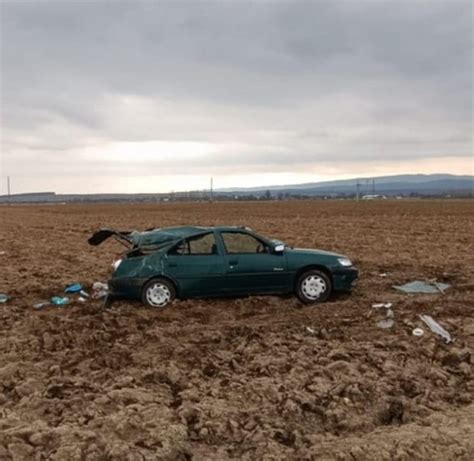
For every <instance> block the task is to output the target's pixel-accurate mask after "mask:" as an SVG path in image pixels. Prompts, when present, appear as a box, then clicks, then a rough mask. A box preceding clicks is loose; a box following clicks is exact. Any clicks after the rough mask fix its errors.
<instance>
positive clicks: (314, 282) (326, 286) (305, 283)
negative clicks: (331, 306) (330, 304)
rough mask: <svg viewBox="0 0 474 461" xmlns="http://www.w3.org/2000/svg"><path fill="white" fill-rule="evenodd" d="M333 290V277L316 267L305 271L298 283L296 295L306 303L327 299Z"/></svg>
mask: <svg viewBox="0 0 474 461" xmlns="http://www.w3.org/2000/svg"><path fill="white" fill-rule="evenodd" d="M331 290H332V284H331V279H330V278H329V277H328V276H327V275H326V274H325V273H324V272H322V271H320V270H316V269H314V270H310V271H308V272H305V273H304V274H303V275H301V277H300V278H299V279H298V282H297V283H296V295H297V296H298V298H299V299H300V300H301V301H302V302H304V303H305V304H311V303H319V302H323V301H326V299H328V298H329V295H330V294H331Z"/></svg>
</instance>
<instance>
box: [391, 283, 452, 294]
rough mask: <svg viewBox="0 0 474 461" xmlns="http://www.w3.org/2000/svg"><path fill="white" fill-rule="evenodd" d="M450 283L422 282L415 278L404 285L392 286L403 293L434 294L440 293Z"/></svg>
mask: <svg viewBox="0 0 474 461" xmlns="http://www.w3.org/2000/svg"><path fill="white" fill-rule="evenodd" d="M450 287H451V285H449V284H447V283H440V282H435V281H429V282H424V281H421V280H415V281H413V282H409V283H405V284H404V285H393V288H395V289H396V290H399V291H403V292H404V293H426V294H436V293H442V294H444V292H445V291H446V290H447V289H448V288H450Z"/></svg>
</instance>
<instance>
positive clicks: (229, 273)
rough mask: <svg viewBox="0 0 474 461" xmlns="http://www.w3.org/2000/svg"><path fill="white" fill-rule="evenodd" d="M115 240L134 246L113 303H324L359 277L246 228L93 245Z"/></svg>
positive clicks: (343, 264)
mask: <svg viewBox="0 0 474 461" xmlns="http://www.w3.org/2000/svg"><path fill="white" fill-rule="evenodd" d="M110 237H114V238H116V239H118V240H119V241H120V242H121V243H124V244H126V246H127V247H128V251H127V252H126V253H125V254H123V255H122V256H121V258H120V259H119V260H118V261H116V262H115V263H114V264H113V274H112V277H111V279H110V281H109V288H110V292H109V296H110V299H115V298H135V299H136V298H138V299H141V300H142V301H143V302H144V303H145V304H147V305H154V306H156V307H162V306H164V305H166V304H168V303H169V302H170V301H171V300H172V299H173V298H174V297H177V298H181V299H183V298H192V297H211V296H226V295H227V296H229V295H230V296H235V295H237V296H238V295H252V294H286V293H296V294H297V296H298V297H299V298H300V299H301V300H302V301H303V302H304V303H316V302H321V301H325V300H326V299H327V298H328V297H329V296H330V294H331V293H332V292H333V291H350V290H351V288H352V282H353V281H354V280H355V279H356V278H357V276H358V271H357V269H356V268H354V267H353V266H352V262H351V261H350V260H348V259H347V258H346V257H345V256H343V255H340V254H336V253H331V252H328V251H322V250H309V249H295V248H290V247H288V246H286V245H284V244H283V243H282V242H280V241H278V240H270V239H267V238H265V237H262V236H260V235H258V234H256V233H254V232H253V231H251V230H250V229H246V228H242V227H190V226H183V227H172V228H165V229H149V230H146V231H144V232H137V231H114V230H111V229H102V230H100V231H98V232H96V233H95V234H93V235H92V237H91V238H90V239H89V243H90V244H91V245H99V244H101V243H102V242H104V241H105V240H107V239H108V238H110ZM156 280H159V281H160V282H156ZM152 281H155V282H154V284H151V282H152ZM157 283H161V285H157ZM97 291H98V290H94V293H96V292H97ZM99 292H100V290H99ZM101 295H102V296H105V290H104V292H102V293H101ZM95 296H96V295H95V294H93V297H95Z"/></svg>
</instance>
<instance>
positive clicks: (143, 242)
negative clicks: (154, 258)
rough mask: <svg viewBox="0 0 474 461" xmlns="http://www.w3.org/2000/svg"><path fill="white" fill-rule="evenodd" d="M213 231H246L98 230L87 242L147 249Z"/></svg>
mask: <svg viewBox="0 0 474 461" xmlns="http://www.w3.org/2000/svg"><path fill="white" fill-rule="evenodd" d="M214 229H220V230H235V229H247V230H249V229H248V228H243V227H240V228H239V227H229V226H227V227H201V226H179V227H167V228H163V229H148V230H145V231H117V230H113V229H100V230H99V231H97V232H95V233H94V234H93V235H92V236H91V237H90V238H89V240H88V242H89V244H90V245H94V246H97V245H100V244H101V243H102V242H104V241H105V240H107V239H108V238H110V237H115V238H117V240H119V241H121V242H122V243H125V242H126V243H128V244H129V245H131V246H133V247H135V248H147V247H156V246H163V245H165V244H169V243H172V242H175V241H178V240H181V239H182V238H185V237H192V236H193V235H199V234H203V233H205V232H212V231H213V230H214Z"/></svg>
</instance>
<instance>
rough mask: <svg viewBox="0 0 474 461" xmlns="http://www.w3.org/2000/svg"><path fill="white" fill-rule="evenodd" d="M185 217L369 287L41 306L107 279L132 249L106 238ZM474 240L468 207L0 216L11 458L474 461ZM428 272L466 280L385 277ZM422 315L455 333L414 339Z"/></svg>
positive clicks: (93, 210) (277, 206)
mask: <svg viewBox="0 0 474 461" xmlns="http://www.w3.org/2000/svg"><path fill="white" fill-rule="evenodd" d="M180 224H201V225H214V224H230V225H233V224H236V225H249V226H251V227H252V228H253V229H254V230H256V231H258V232H261V233H263V234H266V235H268V236H271V237H275V238H279V239H281V240H284V241H285V242H287V243H288V244H291V245H294V246H299V247H316V248H324V249H328V250H333V251H338V252H342V253H344V254H346V255H348V256H349V257H350V258H351V259H352V260H353V261H355V263H356V265H357V266H358V267H359V269H360V271H361V274H360V280H359V283H358V285H357V287H356V288H355V290H354V292H353V294H352V295H349V296H347V295H344V296H339V297H337V298H333V299H332V300H331V301H330V302H328V303H326V304H324V305H320V306H317V307H303V306H302V305H301V304H300V303H299V302H298V301H296V299H294V298H292V297H284V298H279V297H257V298H241V299H218V300H192V301H191V300H188V301H177V302H175V303H174V304H173V305H172V306H171V307H170V308H168V309H166V310H162V311H160V310H152V309H149V308H144V307H142V306H141V305H140V304H139V303H134V302H118V303H116V304H115V305H114V306H113V308H112V309H108V310H104V309H102V308H101V303H100V301H91V302H89V303H87V304H83V305H82V304H79V303H74V304H71V305H69V306H67V307H47V308H44V309H42V310H35V309H34V308H33V305H34V304H36V303H38V302H40V301H43V300H48V299H49V298H50V297H51V296H52V295H56V294H61V293H62V291H63V289H64V286H65V285H66V284H67V283H70V282H74V281H79V282H81V283H82V284H83V285H85V286H86V287H87V288H89V287H90V285H91V284H92V282H94V281H106V280H107V277H108V273H109V270H110V263H111V262H112V261H113V260H114V259H116V256H117V255H118V254H120V253H121V251H122V249H121V247H120V245H119V244H118V243H116V242H108V243H106V244H105V245H104V246H103V247H99V248H93V247H90V246H89V245H88V244H87V241H86V240H87V237H88V236H89V235H90V233H91V232H92V231H93V230H95V229H97V228H99V227H102V226H108V227H119V228H125V229H126V228H130V227H132V228H149V227H153V226H160V227H161V226H169V225H180ZM473 236H474V203H473V202H472V201H396V202H395V201H393V202H391V201H387V202H372V203H370V202H366V203H354V202H319V201H314V202H287V203H283V202H282V203H245V204H244V203H242V204H239V203H227V204H226V203H215V204H161V205H89V206H83V205H63V206H62V205H55V206H11V207H7V206H3V207H0V274H1V276H0V292H5V293H8V294H10V295H11V297H12V299H11V300H10V301H9V302H8V303H6V304H0V315H1V335H0V459H2V460H3V459H6V460H8V459H13V460H28V459H35V460H42V459H53V460H73V461H74V460H78V461H79V460H170V461H171V460H228V459H243V460H279V459H282V460H283V459H288V460H313V459H314V460H316V459H339V460H372V459H373V460H413V459H430V460H448V459H464V460H470V459H472V454H473V453H474V429H473V428H474V404H473V394H474V386H473V379H472V361H473V359H472V346H473V343H474V310H473V307H474V237H473ZM382 273H386V274H387V276H386V277H382V276H381V275H380V274H382ZM433 278H436V279H437V280H438V281H443V282H447V283H450V284H452V288H451V289H450V290H448V291H447V293H446V294H445V295H442V294H438V295H405V294H402V293H398V292H396V291H395V290H393V289H392V288H391V286H392V285H393V284H395V283H403V282H407V281H410V280H413V279H433ZM377 302H393V304H394V306H393V311H394V320H395V325H394V327H393V328H392V329H388V330H386V329H381V328H379V327H378V326H377V321H378V320H380V319H381V318H383V316H382V313H381V312H379V311H378V310H377V309H374V308H372V307H371V305H372V303H377ZM423 313H425V314H429V315H431V316H433V317H434V318H435V319H436V320H437V321H439V322H440V323H441V324H442V325H443V326H444V327H445V328H446V329H447V330H448V331H449V332H450V333H451V334H452V335H453V336H454V337H455V342H454V344H450V345H446V344H444V343H443V342H442V341H441V340H439V339H438V338H437V337H436V336H434V335H433V334H432V333H430V332H429V331H428V330H427V329H426V328H425V334H424V335H423V336H421V337H415V336H413V335H412V330H413V328H414V327H416V326H421V322H420V321H419V319H418V315H419V314H423ZM307 327H309V328H310V329H309V330H308V329H307Z"/></svg>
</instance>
